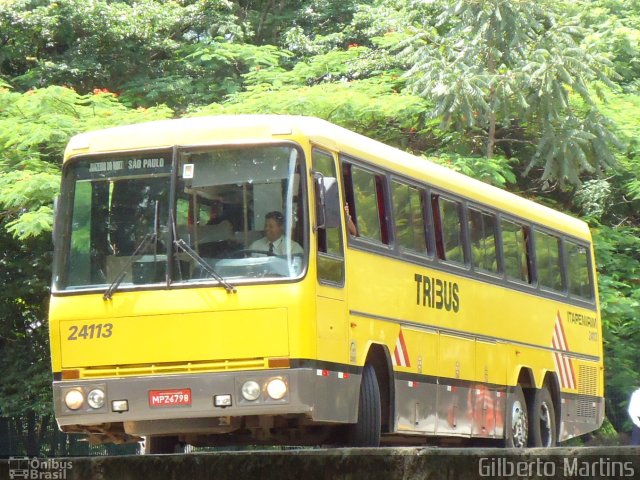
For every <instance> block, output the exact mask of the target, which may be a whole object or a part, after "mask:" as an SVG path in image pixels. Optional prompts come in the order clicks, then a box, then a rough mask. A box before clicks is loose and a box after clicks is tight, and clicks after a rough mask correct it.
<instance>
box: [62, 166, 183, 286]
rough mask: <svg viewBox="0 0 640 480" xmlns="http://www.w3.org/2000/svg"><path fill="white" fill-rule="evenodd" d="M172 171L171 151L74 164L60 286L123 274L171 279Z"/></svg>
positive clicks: (131, 279) (143, 279) (68, 182)
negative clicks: (168, 272)
mask: <svg viewBox="0 0 640 480" xmlns="http://www.w3.org/2000/svg"><path fill="white" fill-rule="evenodd" d="M170 172H171V157H170V156H168V155H152V156H148V155H145V156H140V157H116V158H104V157H102V158H99V159H83V160H79V161H77V162H75V163H74V164H72V165H70V166H69V168H68V170H67V171H66V174H65V183H64V187H63V188H64V190H63V199H64V198H65V197H64V195H65V192H69V193H68V196H67V197H66V198H67V200H66V201H64V200H63V202H62V204H61V208H63V209H64V212H63V213H64V214H65V216H66V218H67V221H66V222H65V224H66V226H67V229H66V231H65V232H64V233H63V238H64V239H65V241H64V246H63V251H62V259H63V261H62V265H61V268H59V274H58V275H57V276H56V286H57V288H58V289H60V290H73V289H82V288H92V287H93V288H100V287H102V286H106V285H110V284H112V283H113V282H116V281H117V280H118V279H119V280H120V282H119V283H120V284H122V285H127V284H130V285H144V284H152V283H159V282H166V267H165V265H166V253H167V245H168V243H167V242H168V241H169V237H168V229H167V224H168V222H167V219H168V210H169V197H170V196H169V190H170ZM136 250H137V251H136ZM134 253H135V254H136V255H135V258H134V257H132V256H133V255H134ZM120 276H121V277H122V278H119V277H120Z"/></svg>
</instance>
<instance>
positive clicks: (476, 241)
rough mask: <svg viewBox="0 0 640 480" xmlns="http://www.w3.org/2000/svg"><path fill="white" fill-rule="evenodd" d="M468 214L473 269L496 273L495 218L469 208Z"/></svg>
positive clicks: (490, 214)
mask: <svg viewBox="0 0 640 480" xmlns="http://www.w3.org/2000/svg"><path fill="white" fill-rule="evenodd" d="M468 213H469V238H470V240H471V262H472V264H473V268H475V269H478V270H481V271H485V272H490V273H498V272H499V269H498V255H497V253H498V249H497V243H496V239H497V237H496V217H495V215H493V214H492V213H489V212H483V211H481V210H478V209H476V208H469V210H468Z"/></svg>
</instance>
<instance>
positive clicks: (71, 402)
mask: <svg viewBox="0 0 640 480" xmlns="http://www.w3.org/2000/svg"><path fill="white" fill-rule="evenodd" d="M83 403H84V395H83V394H82V392H81V391H80V390H69V391H68V392H67V393H65V395H64V404H65V405H66V406H67V408H68V409H69V410H78V409H79V408H80V407H81V406H82V404H83Z"/></svg>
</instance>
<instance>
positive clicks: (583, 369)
mask: <svg viewBox="0 0 640 480" xmlns="http://www.w3.org/2000/svg"><path fill="white" fill-rule="evenodd" d="M597 372H598V369H597V368H596V367H590V366H587V365H580V370H579V380H578V406H577V412H576V414H577V415H578V417H587V418H594V417H595V416H596V413H597V411H596V404H595V397H596V395H597V393H598V374H597Z"/></svg>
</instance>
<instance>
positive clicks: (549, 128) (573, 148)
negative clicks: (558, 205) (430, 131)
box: [401, 0, 618, 184]
mask: <svg viewBox="0 0 640 480" xmlns="http://www.w3.org/2000/svg"><path fill="white" fill-rule="evenodd" d="M434 4H435V5H437V6H439V8H438V10H437V15H436V16H435V17H427V18H424V17H419V18H417V19H416V20H415V21H416V22H419V23H418V26H416V27H413V28H412V36H411V37H410V38H409V39H408V40H407V41H405V42H404V43H402V44H401V45H402V46H403V47H404V49H403V56H404V58H405V59H406V62H407V64H408V65H409V70H408V71H407V73H406V76H407V78H408V79H409V85H410V88H411V89H412V91H413V92H415V93H417V94H418V95H420V96H421V97H424V98H426V99H427V100H429V101H430V102H432V103H433V110H432V112H431V116H432V117H433V118H439V119H440V120H441V128H443V129H449V128H454V129H457V130H461V131H464V132H465V136H466V137H467V142H468V144H469V145H470V147H469V148H470V150H471V151H472V152H474V153H476V154H478V153H481V154H483V155H484V156H485V157H486V158H491V157H493V156H494V154H495V149H496V147H497V148H499V149H500V150H501V151H502V152H503V153H504V154H505V155H506V156H507V157H510V156H512V155H516V156H519V157H520V159H521V161H523V160H525V159H526V160H527V166H526V168H525V170H524V173H525V174H526V173H528V172H529V171H530V170H531V169H532V168H534V167H537V166H539V165H540V166H542V167H543V168H544V170H543V172H542V179H543V180H547V181H553V180H558V181H560V182H561V183H563V182H565V181H568V182H570V183H574V184H578V183H580V175H581V174H583V173H585V172H587V173H591V174H593V173H596V174H600V173H602V172H603V171H604V170H606V169H607V168H610V167H612V166H613V165H614V164H615V162H614V155H613V152H612V146H613V145H617V144H618V142H617V138H616V137H615V135H614V134H613V126H612V124H611V122H609V121H608V120H607V119H606V118H605V117H604V116H603V115H602V114H601V113H600V111H599V110H598V108H597V105H596V102H595V101H594V99H593V93H592V92H595V93H596V94H598V95H603V92H602V89H601V84H604V85H608V86H610V87H613V84H612V82H611V81H610V79H609V77H610V76H612V75H614V72H613V71H612V69H611V64H610V63H609V62H608V61H607V60H606V59H605V58H604V57H603V56H602V55H599V54H598V53H597V52H594V51H588V50H586V49H584V48H582V47H581V46H580V44H579V41H580V38H581V37H580V33H581V32H580V29H579V28H578V27H577V26H576V25H572V24H570V23H568V22H567V21H566V20H564V19H563V18H562V17H561V16H560V15H558V14H556V13H554V11H555V10H554V5H553V4H552V3H551V2H548V1H545V2H538V1H517V2H514V1H510V0H491V1H484V0H471V1H465V2H455V3H452V2H448V1H440V2H434ZM598 82H601V84H600V83H598Z"/></svg>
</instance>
